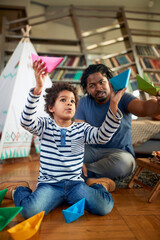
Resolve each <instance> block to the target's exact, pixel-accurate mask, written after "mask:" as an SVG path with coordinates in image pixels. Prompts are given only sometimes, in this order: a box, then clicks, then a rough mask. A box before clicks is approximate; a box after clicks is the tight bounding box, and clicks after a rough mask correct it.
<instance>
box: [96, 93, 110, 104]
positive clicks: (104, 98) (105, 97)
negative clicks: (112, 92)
mask: <svg viewBox="0 0 160 240" xmlns="http://www.w3.org/2000/svg"><path fill="white" fill-rule="evenodd" d="M95 99H96V101H98V102H100V103H102V102H104V101H106V99H107V94H106V93H105V96H103V97H101V98H97V94H96V95H95Z"/></svg>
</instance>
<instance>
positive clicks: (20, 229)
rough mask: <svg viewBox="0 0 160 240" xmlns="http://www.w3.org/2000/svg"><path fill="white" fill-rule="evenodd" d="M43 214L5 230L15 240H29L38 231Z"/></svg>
mask: <svg viewBox="0 0 160 240" xmlns="http://www.w3.org/2000/svg"><path fill="white" fill-rule="evenodd" d="M44 213H45V211H43V212H40V213H38V214H36V215H34V216H33V217H31V218H28V219H27V220H25V221H23V222H21V223H19V224H17V225H15V226H14V227H12V228H10V229H8V230H7V231H8V233H9V234H10V235H11V237H12V238H13V239H15V240H22V239H23V240H25V239H29V238H31V237H32V236H33V235H34V234H36V232H37V231H38V229H39V227H40V225H41V222H42V219H43V217H44Z"/></svg>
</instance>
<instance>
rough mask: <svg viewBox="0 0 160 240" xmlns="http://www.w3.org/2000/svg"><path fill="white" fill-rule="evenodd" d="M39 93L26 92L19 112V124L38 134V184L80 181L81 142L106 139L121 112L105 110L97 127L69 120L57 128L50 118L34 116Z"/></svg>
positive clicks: (96, 142) (117, 124)
mask: <svg viewBox="0 0 160 240" xmlns="http://www.w3.org/2000/svg"><path fill="white" fill-rule="evenodd" d="M39 98H40V96H38V95H34V94H33V89H32V90H31V91H30V93H29V96H28V99H27V103H26V105H25V108H24V110H23V112H22V115H21V125H22V126H23V127H24V128H25V129H27V130H28V131H29V132H31V133H33V134H35V135H38V137H39V140H40V144H41V153H40V164H41V165H40V170H39V173H40V175H39V177H38V183H54V182H57V181H61V180H67V179H70V180H76V181H77V180H80V181H83V179H82V178H81V173H82V165H83V158H84V146H85V144H104V143H106V142H108V141H109V140H110V139H111V137H112V135H113V134H114V132H115V131H116V130H117V128H118V127H119V125H120V119H121V118H122V113H121V111H120V110H119V109H118V111H117V114H116V116H115V115H114V114H113V113H112V112H111V110H110V109H109V110H108V113H107V115H106V118H105V121H104V122H103V124H102V126H101V127H99V128H97V127H93V126H91V125H89V124H88V123H85V122H81V123H75V122H73V123H72V125H71V126H69V127H67V128H62V127H59V126H58V125H57V124H56V122H55V121H54V119H51V118H49V117H36V111H37V106H38V102H39Z"/></svg>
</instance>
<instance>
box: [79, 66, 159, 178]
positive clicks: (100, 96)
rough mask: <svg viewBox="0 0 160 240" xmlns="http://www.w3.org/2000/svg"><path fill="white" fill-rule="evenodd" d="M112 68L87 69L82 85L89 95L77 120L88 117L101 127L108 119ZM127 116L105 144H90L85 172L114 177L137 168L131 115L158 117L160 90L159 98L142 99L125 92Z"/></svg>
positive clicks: (82, 101) (123, 101)
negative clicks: (106, 117) (106, 118)
mask: <svg viewBox="0 0 160 240" xmlns="http://www.w3.org/2000/svg"><path fill="white" fill-rule="evenodd" d="M112 77H113V75H112V72H111V70H110V69H109V68H108V67H107V66H105V65H103V64H93V65H90V66H89V67H88V68H87V69H86V70H85V71H84V73H83V75H82V78H81V86H82V87H83V90H84V93H87V95H86V96H84V97H82V98H81V99H80V102H79V105H78V109H77V112H76V114H75V121H85V122H87V123H89V124H91V125H93V126H96V127H99V126H101V124H102V122H103V121H104V118H105V115H106V112H107V111H108V108H109V103H110V88H109V84H110V83H109V79H110V78H112ZM118 106H119V108H120V110H121V111H122V113H123V116H124V117H123V119H122V121H121V125H120V127H119V129H118V131H117V132H116V133H115V134H114V136H113V137H112V139H111V140H110V141H109V142H108V143H106V144H104V145H86V147H85V157H84V163H85V166H86V167H87V169H86V168H85V166H84V167H83V173H84V176H87V177H95V178H100V177H108V178H111V179H113V180H119V179H123V178H125V177H127V176H129V175H130V174H131V173H132V172H133V170H134V168H135V154H134V151H133V147H132V137H131V119H132V118H131V115H132V114H134V115H136V116H138V117H146V116H149V117H154V116H157V115H159V114H160V92H159V93H158V96H157V99H156V100H153V99H152V100H148V101H142V100H140V99H137V98H136V97H135V96H133V95H132V94H130V93H124V95H123V97H122V98H121V100H120V102H119V105H118Z"/></svg>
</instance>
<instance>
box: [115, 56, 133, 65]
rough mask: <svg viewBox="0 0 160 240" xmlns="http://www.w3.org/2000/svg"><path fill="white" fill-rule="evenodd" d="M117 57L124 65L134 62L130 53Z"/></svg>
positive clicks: (120, 63)
mask: <svg viewBox="0 0 160 240" xmlns="http://www.w3.org/2000/svg"><path fill="white" fill-rule="evenodd" d="M115 58H116V60H117V62H118V63H119V65H124V64H128V63H132V62H133V61H132V60H131V58H130V57H129V55H128V54H124V55H121V56H117V57H115Z"/></svg>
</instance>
